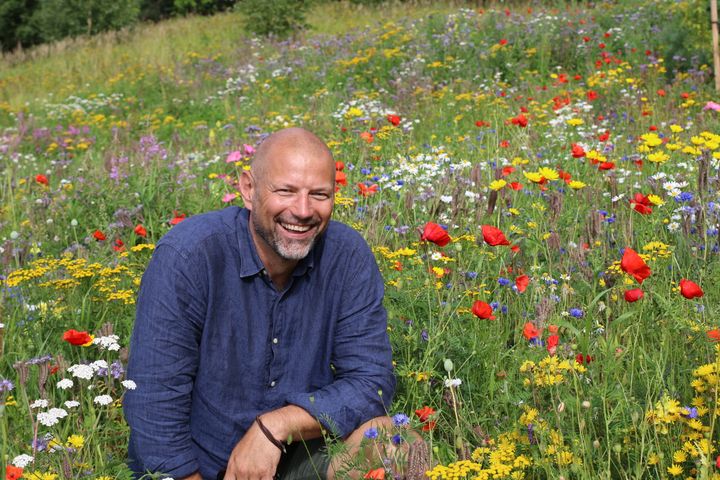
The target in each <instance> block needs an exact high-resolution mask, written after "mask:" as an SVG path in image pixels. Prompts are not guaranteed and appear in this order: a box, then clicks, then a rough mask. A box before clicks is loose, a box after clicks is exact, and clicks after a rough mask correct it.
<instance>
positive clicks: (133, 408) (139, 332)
mask: <svg viewBox="0 0 720 480" xmlns="http://www.w3.org/2000/svg"><path fill="white" fill-rule="evenodd" d="M248 213H249V212H248V211H247V210H244V209H240V208H238V207H230V208H226V209H224V210H220V211H216V212H210V213H206V214H202V215H197V216H194V217H191V218H189V219H187V220H185V221H183V222H182V223H180V224H178V225H177V226H175V227H173V228H172V229H171V230H170V231H169V232H168V233H167V234H166V235H165V236H164V237H163V238H162V239H161V240H160V241H159V242H158V244H157V248H156V250H155V252H154V254H153V257H152V259H151V261H150V263H149V265H148V268H147V270H146V272H145V274H144V276H143V279H142V283H141V287H140V293H139V297H138V303H137V318H136V321H135V327H134V330H133V334H132V339H131V342H130V361H129V366H128V378H130V379H132V380H134V381H135V383H136V384H137V389H136V390H133V391H128V392H127V393H126V395H125V398H124V410H125V418H126V419H127V422H128V424H129V425H130V444H129V456H130V464H131V468H132V469H133V470H134V471H135V472H145V471H151V472H162V473H164V474H167V475H170V476H173V477H175V478H180V477H183V476H186V475H190V474H192V473H194V472H196V471H198V470H199V471H200V473H201V475H202V476H203V477H204V478H215V475H216V474H217V472H218V471H219V470H221V469H224V468H225V466H226V464H227V460H228V458H229V456H230V452H231V451H232V449H233V447H234V446H235V445H236V444H237V442H238V441H239V440H240V438H242V436H243V434H244V433H245V431H246V430H247V429H248V427H249V426H250V424H251V423H252V421H253V420H254V419H255V416H256V415H258V414H261V413H263V412H267V411H271V410H275V409H277V408H280V407H282V406H285V405H288V404H293V405H297V406H299V407H302V408H303V409H305V410H307V411H308V412H309V413H310V414H311V415H312V416H314V417H315V418H317V419H318V420H319V421H320V422H321V423H322V424H323V425H324V426H325V427H326V428H327V429H328V430H329V431H330V432H332V433H334V434H336V435H338V436H341V437H343V436H346V435H347V434H349V433H350V432H352V431H353V430H354V429H356V428H357V427H358V426H359V425H360V424H361V423H362V422H364V421H366V420H369V419H370V418H373V417H376V416H379V415H385V414H386V412H387V408H388V406H389V404H390V401H391V399H392V396H393V393H394V389H395V377H394V374H393V371H392V359H391V351H390V343H389V340H388V337H387V330H386V328H387V327H386V324H387V319H386V312H385V309H384V308H383V305H382V300H383V281H382V277H381V276H380V272H379V270H378V268H377V264H376V263H375V258H374V256H373V254H372V252H371V251H370V249H369V248H368V245H367V243H366V242H365V241H364V240H363V239H362V237H361V236H360V235H359V234H358V233H357V232H355V231H354V230H352V229H351V228H349V227H348V226H346V225H343V224H341V223H338V222H330V224H329V227H328V229H327V230H326V232H325V233H324V234H323V236H322V237H321V238H320V239H319V240H318V242H317V243H316V245H315V246H314V247H313V250H312V251H311V252H310V254H309V255H308V256H307V257H306V258H305V259H304V260H302V261H300V262H299V264H298V265H297V268H296V269H295V271H294V272H293V275H292V278H291V280H290V281H289V282H288V285H287V287H286V288H285V290H284V291H281V292H280V291H277V290H276V288H275V287H274V286H273V284H272V282H271V281H270V278H269V276H268V275H267V274H266V273H265V271H264V269H263V264H262V262H261V261H260V258H259V257H258V255H257V252H256V250H255V246H254V244H253V241H252V238H251V236H250V232H249V231H248Z"/></svg>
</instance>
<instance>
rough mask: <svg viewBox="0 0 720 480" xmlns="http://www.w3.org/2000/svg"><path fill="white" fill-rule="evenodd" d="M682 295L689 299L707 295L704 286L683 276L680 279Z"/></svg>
mask: <svg viewBox="0 0 720 480" xmlns="http://www.w3.org/2000/svg"><path fill="white" fill-rule="evenodd" d="M680 295H682V296H683V297H685V298H687V299H693V298H700V297H702V296H703V295H705V292H703V290H702V288H700V285H698V284H697V283H695V282H693V281H692V280H688V279H686V278H683V279H682V280H680Z"/></svg>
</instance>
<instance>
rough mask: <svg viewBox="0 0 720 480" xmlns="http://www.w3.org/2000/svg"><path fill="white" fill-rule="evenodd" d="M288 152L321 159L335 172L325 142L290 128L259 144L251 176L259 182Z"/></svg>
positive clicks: (303, 131)
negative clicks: (272, 165) (271, 166)
mask: <svg viewBox="0 0 720 480" xmlns="http://www.w3.org/2000/svg"><path fill="white" fill-rule="evenodd" d="M290 152H292V153H299V154H302V155H304V156H305V155H307V156H308V157H314V158H316V159H323V160H324V162H323V163H327V165H328V167H329V168H331V169H332V170H333V171H334V170H335V160H334V159H333V156H332V152H331V151H330V149H329V148H328V147H327V145H325V142H323V141H322V140H320V139H319V138H318V137H317V136H316V135H315V134H314V133H312V132H310V131H308V130H305V129H304V128H300V127H291V128H285V129H283V130H278V131H277V132H275V133H273V134H271V135H270V136H268V137H267V138H266V139H265V140H264V141H263V142H262V143H261V144H260V146H259V147H258V149H257V151H256V152H255V155H254V157H253V161H252V163H251V170H252V174H253V176H254V177H255V178H256V179H257V180H260V179H261V178H262V177H263V176H264V175H265V172H266V171H267V168H268V166H269V165H270V164H272V163H273V162H277V161H279V160H280V159H281V158H282V157H283V155H285V154H287V153H290ZM323 166H324V165H323Z"/></svg>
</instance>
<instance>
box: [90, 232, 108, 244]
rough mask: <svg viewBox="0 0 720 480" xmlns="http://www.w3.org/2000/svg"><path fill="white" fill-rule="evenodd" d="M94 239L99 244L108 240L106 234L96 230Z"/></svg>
mask: <svg viewBox="0 0 720 480" xmlns="http://www.w3.org/2000/svg"><path fill="white" fill-rule="evenodd" d="M93 237H94V238H95V240H97V241H98V242H102V241H103V240H105V239H106V238H107V237H106V236H105V234H104V233H103V232H101V231H100V230H95V231H94V232H93Z"/></svg>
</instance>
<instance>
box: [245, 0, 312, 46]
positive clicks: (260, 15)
mask: <svg viewBox="0 0 720 480" xmlns="http://www.w3.org/2000/svg"><path fill="white" fill-rule="evenodd" d="M310 4H311V0H276V1H273V2H266V1H264V0H242V1H241V2H240V3H239V4H238V8H239V10H240V11H241V12H242V13H243V14H244V16H245V22H244V26H245V28H246V29H247V30H248V31H250V32H252V33H255V34H257V35H263V36H268V35H274V36H277V37H281V38H285V37H288V36H289V35H291V34H293V33H295V32H298V31H300V30H302V29H304V28H307V22H306V20H305V14H306V13H307V10H308V8H309V7H310Z"/></svg>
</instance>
